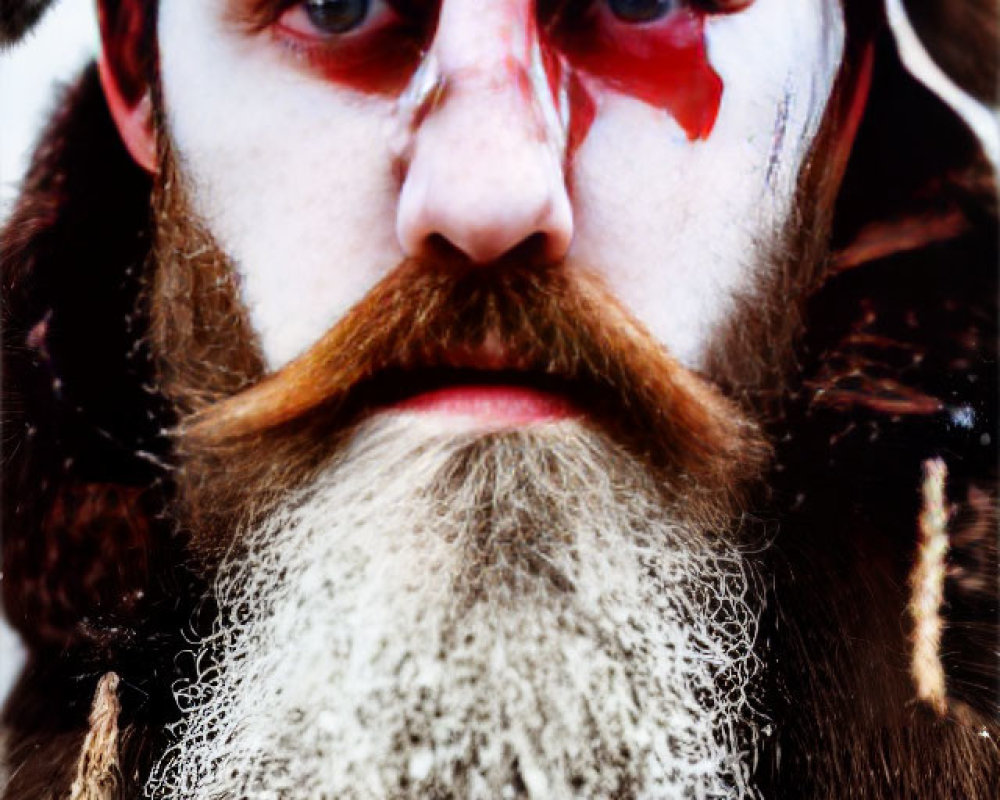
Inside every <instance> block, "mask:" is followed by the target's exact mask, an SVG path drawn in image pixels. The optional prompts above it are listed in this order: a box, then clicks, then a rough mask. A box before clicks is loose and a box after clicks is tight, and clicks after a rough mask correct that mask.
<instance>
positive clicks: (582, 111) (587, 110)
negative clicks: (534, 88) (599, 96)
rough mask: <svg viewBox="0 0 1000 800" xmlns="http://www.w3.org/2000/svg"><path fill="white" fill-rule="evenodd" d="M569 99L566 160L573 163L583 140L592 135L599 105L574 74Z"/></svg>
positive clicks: (567, 89)
mask: <svg viewBox="0 0 1000 800" xmlns="http://www.w3.org/2000/svg"><path fill="white" fill-rule="evenodd" d="M566 91H567V94H568V99H569V131H568V134H567V137H566V159H567V160H568V161H572V160H573V157H574V156H575V155H576V151H577V150H578V149H579V148H580V145H581V144H583V140H584V139H586V138H587V134H588V133H590V126H591V125H593V124H594V118H595V117H596V116H597V105H596V103H594V98H593V97H591V96H590V92H588V91H587V87H585V86H584V85H583V84H582V83H581V82H580V78H579V76H577V75H576V73H573V74H571V75H570V77H569V82H568V85H567V87H566Z"/></svg>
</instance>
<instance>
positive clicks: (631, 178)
mask: <svg viewBox="0 0 1000 800" xmlns="http://www.w3.org/2000/svg"><path fill="white" fill-rule="evenodd" d="M250 5H252V4H250V3H248V2H246V0H205V1H204V2H199V3H189V2H187V0H161V3H160V15H159V20H158V43H159V50H160V58H161V83H162V90H163V97H164V104H165V111H166V121H167V125H168V129H169V134H170V136H171V142H172V146H173V148H174V151H175V153H176V155H177V157H178V160H179V164H180V168H181V171H182V174H183V176H184V177H185V179H186V180H187V181H188V182H189V184H190V189H191V195H192V198H193V204H194V207H195V211H196V213H197V214H198V215H199V216H200V217H201V221H202V222H203V223H204V224H205V225H206V227H207V228H208V230H210V231H211V233H212V234H213V235H214V237H215V238H216V240H217V242H218V243H219V245H220V246H221V248H222V249H223V250H224V251H225V252H226V253H227V254H228V255H229V256H230V257H231V259H232V260H233V263H234V265H235V267H236V269H237V271H238V273H239V278H240V282H241V291H242V298H243V301H244V303H245V304H246V306H247V309H248V312H249V317H250V320H251V323H252V325H253V327H254V329H255V330H256V332H257V334H258V337H259V340H260V343H261V347H262V350H263V353H264V356H265V360H266V362H267V365H268V367H269V368H271V369H278V368H280V367H282V366H283V365H285V364H286V363H288V362H289V361H290V360H292V359H294V358H295V357H296V356H297V355H299V354H301V353H302V352H303V351H304V350H306V349H307V348H308V347H309V346H310V345H311V344H313V343H314V342H315V341H316V340H317V339H319V338H320V336H322V334H323V333H324V332H325V331H326V330H328V329H329V328H330V327H331V326H332V325H333V324H335V323H336V322H337V320H338V319H340V318H341V317H342V316H343V315H344V313H345V312H346V311H347V310H348V309H349V308H350V307H351V306H353V305H354V304H355V303H357V302H358V301H359V300H360V299H361V298H362V297H363V296H364V295H365V294H366V293H367V291H368V290H369V289H370V288H371V287H372V286H373V285H374V284H375V283H376V282H378V281H379V280H380V279H381V278H383V277H384V276H385V275H386V274H387V273H388V272H389V271H391V270H392V269H394V268H395V266H396V265H398V264H399V263H400V262H401V260H403V259H404V258H407V257H425V258H430V257H432V256H433V254H434V252H435V250H436V248H437V247H438V246H439V245H440V244H441V242H442V241H443V242H446V243H447V246H448V249H449V250H451V251H452V253H453V254H454V252H455V251H457V252H458V253H459V254H461V256H462V257H463V258H464V259H466V260H467V261H468V262H469V263H471V264H473V265H489V264H491V263H494V262H495V261H496V260H497V259H498V258H500V257H502V256H504V254H507V253H509V252H511V251H514V250H516V248H518V247H519V246H522V245H523V244H524V243H525V242H527V241H528V240H529V239H531V240H532V243H533V244H534V245H537V247H535V250H533V253H535V255H533V256H532V257H536V258H539V259H540V261H546V262H553V263H557V262H562V263H563V264H564V266H565V268H566V269H570V270H574V269H579V270H583V269H586V270H591V271H594V272H597V273H598V274H599V275H600V276H601V277H602V278H603V280H604V282H605V283H606V285H607V287H608V288H609V289H610V290H611V292H612V293H613V294H614V295H615V296H616V297H617V299H619V300H620V301H621V302H622V303H623V304H624V306H625V307H626V308H627V309H628V310H629V311H630V312H631V313H632V314H633V315H634V317H635V318H636V319H637V320H638V321H639V322H640V323H642V324H643V325H645V326H646V327H647V328H648V329H649V330H650V331H651V332H652V333H653V335H654V336H655V337H656V338H657V339H658V340H659V341H660V342H662V344H663V345H664V347H665V348H666V349H667V350H668V351H669V352H670V353H671V354H672V355H673V356H674V357H676V358H677V359H678V360H680V361H681V362H682V363H683V364H685V365H687V366H690V367H693V368H698V367H699V366H700V365H701V363H702V360H703V358H704V356H705V354H706V351H707V349H708V347H709V346H710V344H711V341H712V336H713V333H714V332H715V331H717V330H718V328H719V326H720V325H721V324H722V322H723V321H724V319H725V318H726V316H727V314H728V313H729V312H730V310H731V308H732V301H733V298H734V297H735V296H737V295H739V294H741V293H745V292H747V291H749V290H750V289H751V288H752V286H753V284H754V282H755V281H757V280H759V277H760V276H759V275H757V274H756V273H757V267H758V264H759V259H760V248H759V245H760V243H762V242H763V243H767V242H769V241H773V240H774V238H775V236H776V235H777V233H778V232H779V231H780V229H781V227H782V225H783V223H784V222H785V220H786V219H787V217H788V215H789V213H790V211H791V208H792V202H793V196H794V191H795V186H796V180H797V177H798V174H799V171H800V169H801V166H802V163H803V159H804V158H805V156H806V154H807V152H808V150H809V146H810V144H811V143H812V141H813V138H814V137H815V135H816V133H817V131H818V129H819V125H820V122H821V119H822V117H823V114H824V111H825V109H826V105H827V102H828V100H829V98H830V93H831V90H832V88H833V84H834V81H835V79H836V76H837V72H838V69H839V65H840V61H841V58H842V55H843V47H844V23H843V15H842V10H841V8H840V4H839V2H836V0H756V2H753V3H749V4H747V3H735V4H732V5H733V6H734V8H733V9H732V10H731V11H730V12H729V13H724V14H722V13H709V14H703V13H702V12H701V11H698V10H696V9H694V8H693V7H689V6H687V5H686V4H684V3H679V2H664V1H663V0H660V2H657V0H648V1H647V2H635V0H632V2H622V3H618V2H615V0H595V2H593V3H587V2H580V3H572V2H571V3H570V4H569V5H568V7H567V9H568V10H567V11H566V13H567V14H575V15H577V17H578V18H585V19H588V20H590V22H589V23H588V24H590V25H591V28H589V30H591V31H597V32H598V33H596V34H595V33H591V34H590V35H591V36H592V37H594V38H592V40H591V41H590V44H589V45H588V44H587V43H586V42H585V43H584V45H583V49H582V50H581V49H580V48H579V47H578V48H577V49H573V47H572V46H568V45H565V44H564V43H563V42H562V41H561V40H559V36H560V35H561V34H560V30H562V29H560V28H559V27H558V25H559V23H552V22H551V20H546V19H542V18H541V14H542V12H541V11H540V10H539V9H537V8H536V7H535V2H534V0H494V1H493V2H489V3H483V2H482V0H443V2H441V3H440V4H439V5H438V4H435V3H427V4H425V6H426V7H427V8H429V9H431V10H430V11H425V12H414V13H416V14H417V16H418V17H419V14H420V13H427V14H433V13H435V12H436V13H437V14H438V17H437V25H436V28H434V27H432V28H431V30H430V36H429V41H428V42H426V43H423V44H422V46H421V50H422V54H421V55H420V57H419V58H417V59H415V60H414V63H413V64H412V65H410V69H409V72H406V69H403V70H402V71H403V73H404V75H405V76H406V80H403V81H401V82H400V85H398V86H396V85H395V84H393V85H391V86H389V85H388V84H390V83H392V81H389V80H388V79H387V78H385V76H384V75H380V74H379V73H378V70H379V69H382V70H383V71H384V69H385V68H384V66H383V67H380V66H378V65H379V64H380V63H381V62H380V60H379V59H378V58H372V59H370V62H371V63H370V65H366V63H365V62H364V61H363V60H362V62H361V66H358V67H352V68H351V69H350V70H348V71H347V72H346V73H345V69H344V62H345V61H346V60H349V57H350V53H353V52H356V51H357V50H358V48H362V49H361V52H362V53H363V52H364V50H363V48H364V47H366V46H367V44H366V43H367V42H368V41H369V40H370V41H372V42H373V44H372V47H373V48H374V47H375V46H376V45H377V43H378V39H377V36H378V35H379V34H378V30H379V28H380V26H381V25H383V24H388V23H391V22H392V20H393V19H394V16H393V15H395V14H397V11H396V9H395V7H394V5H390V4H388V3H386V2H384V0H371V2H370V3H364V2H361V3H357V4H355V5H356V6H357V7H358V8H360V9H361V11H362V12H363V16H362V17H361V18H360V20H359V21H358V22H357V23H356V24H354V25H353V26H352V27H350V28H349V29H348V30H346V31H344V32H343V33H330V32H329V31H323V30H320V29H319V27H318V26H317V25H316V20H317V19H321V18H319V17H317V16H316V14H315V11H316V6H317V4H316V3H313V4H312V8H310V7H309V5H310V4H308V3H299V4H294V3H293V4H288V5H287V7H285V8H283V9H281V10H280V11H279V13H278V14H277V15H276V17H275V19H273V20H269V21H267V22H266V24H264V25H262V26H248V25H247V24H246V23H245V20H244V19H243V17H241V15H243V16H245V12H246V7H248V6H250ZM319 5H320V6H321V5H322V3H320V4H319ZM346 5H351V4H350V3H347V4H346ZM623 9H625V11H626V12H628V11H630V10H631V11H635V10H636V9H638V11H639V13H640V14H648V15H649V18H648V19H641V20H638V21H636V20H634V19H629V18H626V17H623V16H622V13H621V12H622V10H623ZM587 15H591V16H589V17H588V16H587ZM685 15H687V16H685ZM683 19H686V20H688V22H690V21H691V20H692V19H693V20H695V21H696V23H697V25H699V26H701V27H699V28H697V31H696V35H694V36H693V37H692V38H691V42H692V45H691V47H692V49H691V50H690V52H691V53H695V55H697V54H698V53H701V54H702V55H703V57H704V63H701V64H700V66H697V67H696V68H692V69H691V70H688V71H687V72H685V71H684V70H683V69H674V68H670V69H667V71H665V72H663V73H662V80H661V79H660V77H659V76H654V77H655V80H654V81H653V83H652V89H650V87H649V86H647V85H646V84H644V83H643V73H642V69H643V68H648V69H654V68H656V67H655V65H650V64H647V63H645V62H643V64H641V65H640V69H638V70H634V71H632V72H628V73H623V72H620V71H619V72H613V71H611V72H609V71H603V72H602V70H601V67H600V66H595V64H597V61H595V59H596V58H598V56H600V55H601V53H600V52H598V55H597V56H593V53H594V51H595V50H599V48H598V47H597V45H594V42H604V41H605V39H603V38H601V37H604V36H605V35H608V36H613V37H614V40H615V41H616V42H617V43H618V45H617V46H620V47H621V48H624V50H623V52H625V51H628V50H629V48H632V47H634V46H636V44H637V43H638V44H639V45H640V46H641V43H642V41H643V39H644V37H645V38H646V39H649V40H650V41H652V42H653V43H654V44H657V41H658V40H656V38H655V37H656V36H667V35H668V34H670V31H672V30H674V28H676V26H678V24H679V23H678V20H683ZM692 24H695V23H692ZM547 26H549V27H547ZM553 26H554V27H553ZM671 26H674V28H671ZM553 30H555V33H553V32H552V31H553ZM365 37H368V38H367V39H366V38H365ZM553 39H555V40H556V41H555V44H553ZM345 43H346V44H345ZM605 46H606V45H604V44H601V45H600V47H605ZM657 46H658V47H661V50H662V46H661V45H659V44H657ZM345 47H346V48H348V49H349V48H354V50H347V51H344V52H345V53H347V54H346V55H342V56H340V61H339V62H338V53H340V52H341V50H343V49H344V48H345ZM608 47H609V46H608ZM317 48H319V49H320V51H321V52H322V53H323V54H324V55H323V56H322V59H321V60H322V63H323V64H324V66H323V67H322V68H317V67H316V59H315V58H314V57H312V56H303V51H306V52H309V53H313V52H315V51H316V50H317ZM324 48H325V49H324ZM337 48H341V50H338V49H337ZM588 48H589V49H588ZM685 52H687V51H685ZM581 53H582V54H581ZM605 55H607V60H608V61H609V63H615V64H620V63H621V59H622V56H621V53H620V52H617V51H615V52H609V53H605ZM591 56H593V57H591ZM685 57H686V56H685ZM692 58H694V56H692ZM588 59H589V60H588ZM553 62H555V63H557V64H558V66H557V67H553V66H552V63H553ZM668 67H669V65H668ZM103 72H104V77H105V86H106V90H107V92H108V95H109V98H110V100H111V103H110V104H111V106H112V110H113V113H114V115H115V118H116V121H117V123H118V126H119V129H120V130H121V132H122V134H123V138H124V139H125V141H126V144H127V145H128V147H129V149H130V151H131V152H132V153H133V155H134V157H135V158H136V160H137V161H138V162H139V163H140V164H142V165H144V166H145V167H146V168H147V169H149V170H151V171H153V170H155V169H156V165H155V157H154V153H155V147H156V144H155V140H154V133H153V131H152V126H151V125H150V123H149V117H150V114H149V102H148V96H147V97H146V98H144V99H140V100H139V101H137V102H136V101H133V102H131V103H130V102H128V101H126V100H124V99H123V98H122V96H121V93H119V92H117V90H116V84H115V80H114V77H113V76H112V74H111V72H112V71H111V70H110V69H108V68H107V65H106V64H105V65H104V70H103ZM713 76H714V77H713ZM395 77H396V76H395V75H394V76H393V78H395ZM646 77H647V78H648V75H646ZM383 78H385V79H384V80H383ZM573 81H576V83H575V84H574V83H573ZM685 82H689V83H692V84H695V83H697V84H699V85H700V84H704V86H707V87H712V86H715V85H717V86H718V88H719V90H720V91H719V94H718V97H717V98H716V100H715V101H714V102H713V101H712V100H711V98H709V99H707V100H706V99H704V97H703V96H702V95H703V94H704V93H702V95H699V96H701V97H702V99H701V100H698V101H690V102H689V101H678V100H676V97H675V96H672V97H671V98H668V99H664V100H662V102H660V101H659V100H658V99H657V98H656V97H652V94H655V92H656V90H657V89H658V88H660V87H662V86H668V87H671V88H672V89H673V90H676V92H679V93H680V94H679V95H676V96H683V93H684V91H685V90H689V89H691V90H692V91H693V89H692V87H691V86H686V85H685ZM694 88H698V87H694ZM698 91H699V92H700V91H701V89H700V88H699V89H698ZM706 91H707V90H706ZM574 92H576V94H574ZM651 92H652V94H651ZM581 94H582V95H583V96H584V97H585V98H586V99H585V101H581V100H580V99H579V98H580V96H581ZM574 98H575V99H574ZM651 98H652V99H651ZM483 366H484V367H488V366H489V365H488V364H486V363H485V362H484V365H483ZM525 399H526V398H525V396H524V394H523V393H520V394H518V395H517V396H516V397H515V396H514V395H508V396H507V397H506V399H505V398H503V397H499V398H498V397H494V398H493V399H492V400H490V399H489V398H487V402H486V403H485V406H484V403H483V400H484V398H483V397H482V396H479V397H478V398H472V400H475V402H476V403H477V405H476V408H479V409H482V408H484V407H485V408H487V410H488V413H489V414H493V415H499V416H500V417H503V416H504V415H505V414H507V415H513V416H518V415H520V414H522V413H523V412H524V402H525ZM527 399H528V401H529V406H530V400H531V398H527ZM452 400H454V398H452ZM537 400H538V403H539V406H538V410H539V412H540V414H542V415H543V416H544V414H545V413H548V411H546V410H547V409H548V410H550V409H551V408H552V405H551V403H550V402H548V401H547V400H545V399H544V398H537ZM470 402H471V401H470ZM505 403H507V404H508V405H509V406H510V407H509V408H508V407H507V406H505ZM449 408H454V406H451V407H449ZM515 411H516V414H515ZM543 412H544V413H543ZM528 416H529V417H530V416H531V415H530V414H529V415H528Z"/></svg>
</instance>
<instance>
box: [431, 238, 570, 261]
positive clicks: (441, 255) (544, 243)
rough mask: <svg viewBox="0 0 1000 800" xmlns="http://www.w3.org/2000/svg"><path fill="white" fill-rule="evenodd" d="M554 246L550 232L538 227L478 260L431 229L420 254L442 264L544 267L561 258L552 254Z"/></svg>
mask: <svg viewBox="0 0 1000 800" xmlns="http://www.w3.org/2000/svg"><path fill="white" fill-rule="evenodd" d="M551 250H552V248H551V244H550V241H549V236H548V235H547V234H546V233H544V232H543V231H536V232H534V233H532V234H531V235H529V236H527V237H526V238H525V239H523V240H522V241H520V242H518V243H517V244H516V245H515V246H514V247H512V248H510V249H509V250H507V251H506V252H503V253H498V254H496V255H495V256H494V257H492V258H489V259H481V260H477V259H474V258H472V257H470V255H469V254H468V252H467V251H465V250H463V249H462V248H460V247H458V246H456V245H455V244H453V243H452V242H451V241H450V240H449V239H448V238H447V237H446V236H444V235H443V234H440V233H431V234H430V235H428V236H427V238H426V239H425V240H424V243H423V247H422V248H421V253H420V256H421V258H423V259H425V260H426V261H429V262H432V263H434V264H435V265H436V266H437V267H439V268H450V269H468V268H471V267H476V268H481V267H486V268H489V267H492V266H498V265H501V264H506V265H514V264H517V265H518V266H522V267H525V266H530V267H541V266H546V265H547V264H549V263H550V262H551V261H553V260H558V259H553V258H552V255H551Z"/></svg>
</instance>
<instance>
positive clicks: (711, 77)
mask: <svg viewBox="0 0 1000 800" xmlns="http://www.w3.org/2000/svg"><path fill="white" fill-rule="evenodd" d="M556 28H557V29H556V30H554V31H553V32H552V37H553V43H554V45H555V46H556V47H557V48H558V49H559V50H561V51H562V52H563V53H564V54H565V56H566V58H567V60H568V61H569V63H570V64H571V65H572V67H574V68H575V69H577V70H579V71H580V72H581V73H584V74H585V75H588V76H590V77H592V78H594V79H596V80H597V81H599V82H601V83H603V84H605V85H606V86H608V87H610V88H611V89H613V90H614V91H616V92H620V93H622V94H627V95H630V96H632V97H635V98H637V99H639V100H642V101H643V102H645V103H648V104H650V105H652V106H655V107H657V108H662V109H664V110H666V111H668V112H669V113H670V114H671V115H672V116H673V117H674V119H676V120H677V122H678V124H679V125H680V126H681V127H682V128H683V129H684V131H685V133H686V134H687V136H688V138H689V139H691V140H695V139H707V138H708V136H709V135H710V134H711V132H712V129H713V128H714V127H715V120H716V117H717V116H718V114H719V105H720V103H721V100H722V88H723V87H722V79H721V78H720V77H719V75H718V73H716V71H715V70H714V69H713V68H712V65H711V64H710V63H709V61H708V54H707V51H706V47H705V31H704V28H705V24H704V17H703V16H702V15H700V14H697V13H695V12H693V11H690V10H681V11H677V12H675V13H673V14H671V15H670V16H669V17H667V18H665V19H663V20H660V21H658V22H653V23H649V24H645V25H631V24H627V23H623V22H621V21H618V20H615V19H614V18H613V17H611V15H610V14H609V13H607V12H603V13H596V14H592V15H589V16H588V17H587V18H586V19H584V20H581V21H579V22H578V23H576V24H574V25H572V26H566V27H565V28H563V29H560V28H561V26H556Z"/></svg>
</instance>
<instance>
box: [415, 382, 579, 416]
mask: <svg viewBox="0 0 1000 800" xmlns="http://www.w3.org/2000/svg"><path fill="white" fill-rule="evenodd" d="M396 408H397V409H398V410H400V411H415V412H418V413H432V414H441V415H446V416H450V417H462V418H466V419H471V420H473V421H476V422H483V423H486V424H488V425H501V426H507V425H526V424H532V423H540V422H555V421H558V420H562V419H566V418H568V417H572V416H575V412H574V410H573V408H572V406H570V404H569V402H568V401H567V400H566V399H565V398H563V397H561V396H559V395H555V394H552V393H550V392H543V391H540V390H538V389H530V388H526V387H521V386H451V387H448V388H446V389H436V390H434V391H431V392H423V393H422V394H418V395H416V396H414V397H410V398H408V399H407V400H404V401H403V402H401V403H398V404H397V405H396Z"/></svg>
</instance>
